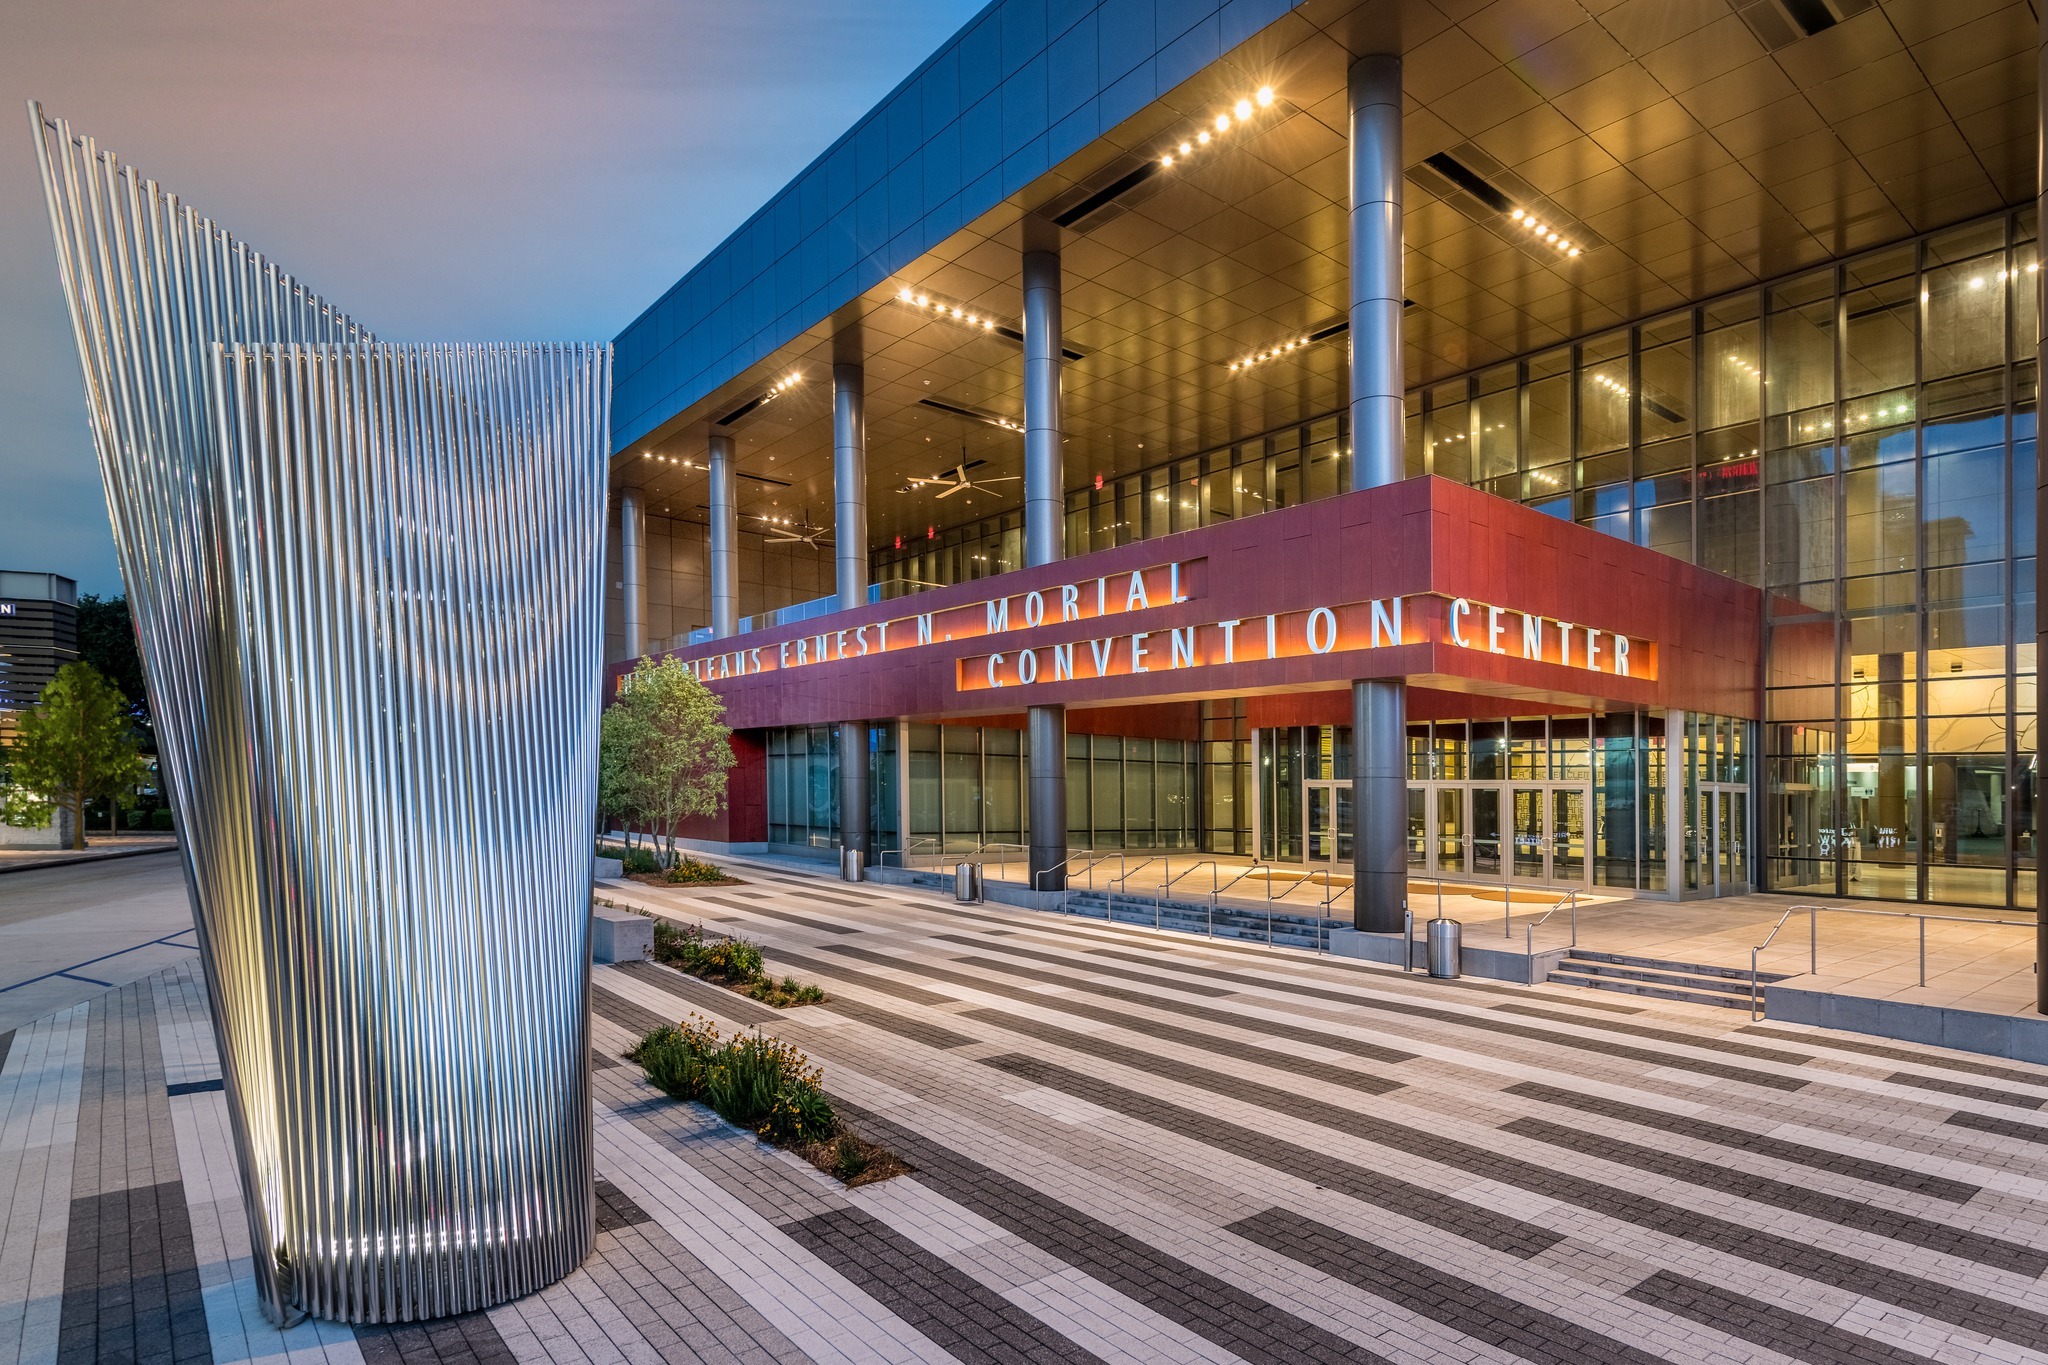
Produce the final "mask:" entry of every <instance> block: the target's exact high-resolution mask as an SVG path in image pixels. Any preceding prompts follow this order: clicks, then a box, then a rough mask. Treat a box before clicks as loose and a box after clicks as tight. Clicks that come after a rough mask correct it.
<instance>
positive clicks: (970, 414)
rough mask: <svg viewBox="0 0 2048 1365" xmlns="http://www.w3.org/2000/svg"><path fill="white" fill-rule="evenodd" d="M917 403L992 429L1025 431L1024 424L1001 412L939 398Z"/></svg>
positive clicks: (919, 400) (925, 399)
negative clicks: (966, 405)
mask: <svg viewBox="0 0 2048 1365" xmlns="http://www.w3.org/2000/svg"><path fill="white" fill-rule="evenodd" d="M917 401H918V406H919V407H925V408H933V409H935V410H937V411H939V412H945V413H951V414H952V415H953V416H955V417H966V418H969V419H971V420H973V421H976V422H986V423H988V424H989V425H990V426H992V427H1001V428H1002V429H1003V430H1004V431H1017V432H1021V431H1023V430H1024V424H1023V423H1022V422H1020V421H1018V420H1017V419H1016V418H1014V417H1005V416H1003V414H1001V413H1000V412H990V411H989V410H988V409H987V408H970V407H964V406H962V405H961V404H959V403H947V402H942V401H941V400H939V399H937V398H920V399H918V400H917Z"/></svg>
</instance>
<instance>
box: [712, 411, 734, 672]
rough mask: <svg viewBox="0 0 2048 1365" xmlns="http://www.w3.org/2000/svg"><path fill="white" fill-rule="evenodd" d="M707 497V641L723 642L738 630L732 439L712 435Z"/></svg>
mask: <svg viewBox="0 0 2048 1365" xmlns="http://www.w3.org/2000/svg"><path fill="white" fill-rule="evenodd" d="M708 453H709V456H710V458H709V460H708V461H707V463H708V464H709V465H710V467H711V494H710V496H709V497H707V498H706V499H705V502H706V503H708V504H710V507H711V638H713V639H714V640H723V639H726V638H728V637H729V636H733V635H737V634H738V633H739V628H740V526H739V505H738V499H737V498H736V497H735V496H734V494H733V469H732V461H733V450H732V437H730V436H713V437H712V438H711V443H710V449H709V452H708Z"/></svg>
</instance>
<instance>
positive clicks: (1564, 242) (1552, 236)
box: [1508, 209, 1584, 256]
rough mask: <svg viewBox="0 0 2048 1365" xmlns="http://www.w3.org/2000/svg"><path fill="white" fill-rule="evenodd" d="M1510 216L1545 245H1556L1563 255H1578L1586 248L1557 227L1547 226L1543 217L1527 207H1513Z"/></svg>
mask: <svg viewBox="0 0 2048 1365" xmlns="http://www.w3.org/2000/svg"><path fill="white" fill-rule="evenodd" d="M1508 218H1509V219H1510V220H1511V221H1512V222H1514V223H1516V224H1519V225H1520V226H1522V227H1524V228H1527V229H1528V230H1529V231H1530V232H1532V233H1534V234H1535V236H1536V240H1537V241H1539V242H1541V243H1543V244H1544V245H1545V246H1553V247H1556V248H1557V250H1558V252H1559V253H1560V254H1562V255H1565V256H1577V255H1579V254H1580V252H1581V251H1583V250H1584V248H1582V247H1580V246H1579V245H1578V244H1577V243H1575V242H1573V241H1572V239H1571V238H1569V237H1567V236H1565V235H1564V234H1563V233H1561V232H1559V231H1558V230H1557V229H1556V228H1555V227H1548V226H1545V224H1544V222H1543V220H1542V219H1541V218H1538V217H1537V216H1536V215H1535V214H1533V213H1531V212H1529V210H1527V209H1512V210H1510V211H1509V213H1508Z"/></svg>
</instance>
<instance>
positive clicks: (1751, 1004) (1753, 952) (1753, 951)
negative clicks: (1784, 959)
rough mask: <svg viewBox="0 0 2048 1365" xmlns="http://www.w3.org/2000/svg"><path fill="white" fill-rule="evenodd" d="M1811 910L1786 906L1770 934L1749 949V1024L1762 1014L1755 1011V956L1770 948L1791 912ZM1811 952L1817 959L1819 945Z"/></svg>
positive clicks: (1761, 1016)
mask: <svg viewBox="0 0 2048 1365" xmlns="http://www.w3.org/2000/svg"><path fill="white" fill-rule="evenodd" d="M1811 908H1812V907H1810V906H1798V905H1793V906H1787V907H1786V909H1785V913H1784V914H1782V915H1780V916H1778V922H1777V923H1776V924H1773V925H1772V926H1771V932H1770V933H1768V934H1765V935H1764V941H1763V942H1762V943H1759V944H1757V945H1756V947H1754V948H1751V949H1750V950H1749V1018H1750V1022H1751V1023H1755V1022H1756V1021H1757V1020H1758V1019H1761V1018H1763V1014H1762V1012H1761V1011H1760V1010H1758V1009H1757V989H1756V956H1757V954H1758V953H1761V952H1762V951H1763V950H1764V949H1766V948H1768V947H1770V946H1771V940H1772V939H1774V938H1776V937H1777V936H1778V931H1779V930H1780V929H1782V928H1784V927H1785V921H1786V920H1788V919H1791V918H1792V912H1793V911H1795V910H1801V909H1811ZM1813 951H1814V956H1815V957H1816V958H1818V957H1819V955H1820V945H1819V944H1818V943H1816V944H1815V945H1814V950H1813Z"/></svg>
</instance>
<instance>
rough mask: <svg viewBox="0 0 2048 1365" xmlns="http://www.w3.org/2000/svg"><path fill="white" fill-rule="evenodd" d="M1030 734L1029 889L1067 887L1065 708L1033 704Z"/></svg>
mask: <svg viewBox="0 0 2048 1365" xmlns="http://www.w3.org/2000/svg"><path fill="white" fill-rule="evenodd" d="M1028 714H1029V720H1028V722H1027V723H1028V724H1029V726H1030V731H1029V733H1030V736H1031V858H1030V871H1031V889H1032V890H1033V891H1064V890H1066V887H1067V708H1066V707H1064V706H1034V707H1032V708H1031V709H1030V711H1029V713H1028Z"/></svg>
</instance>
